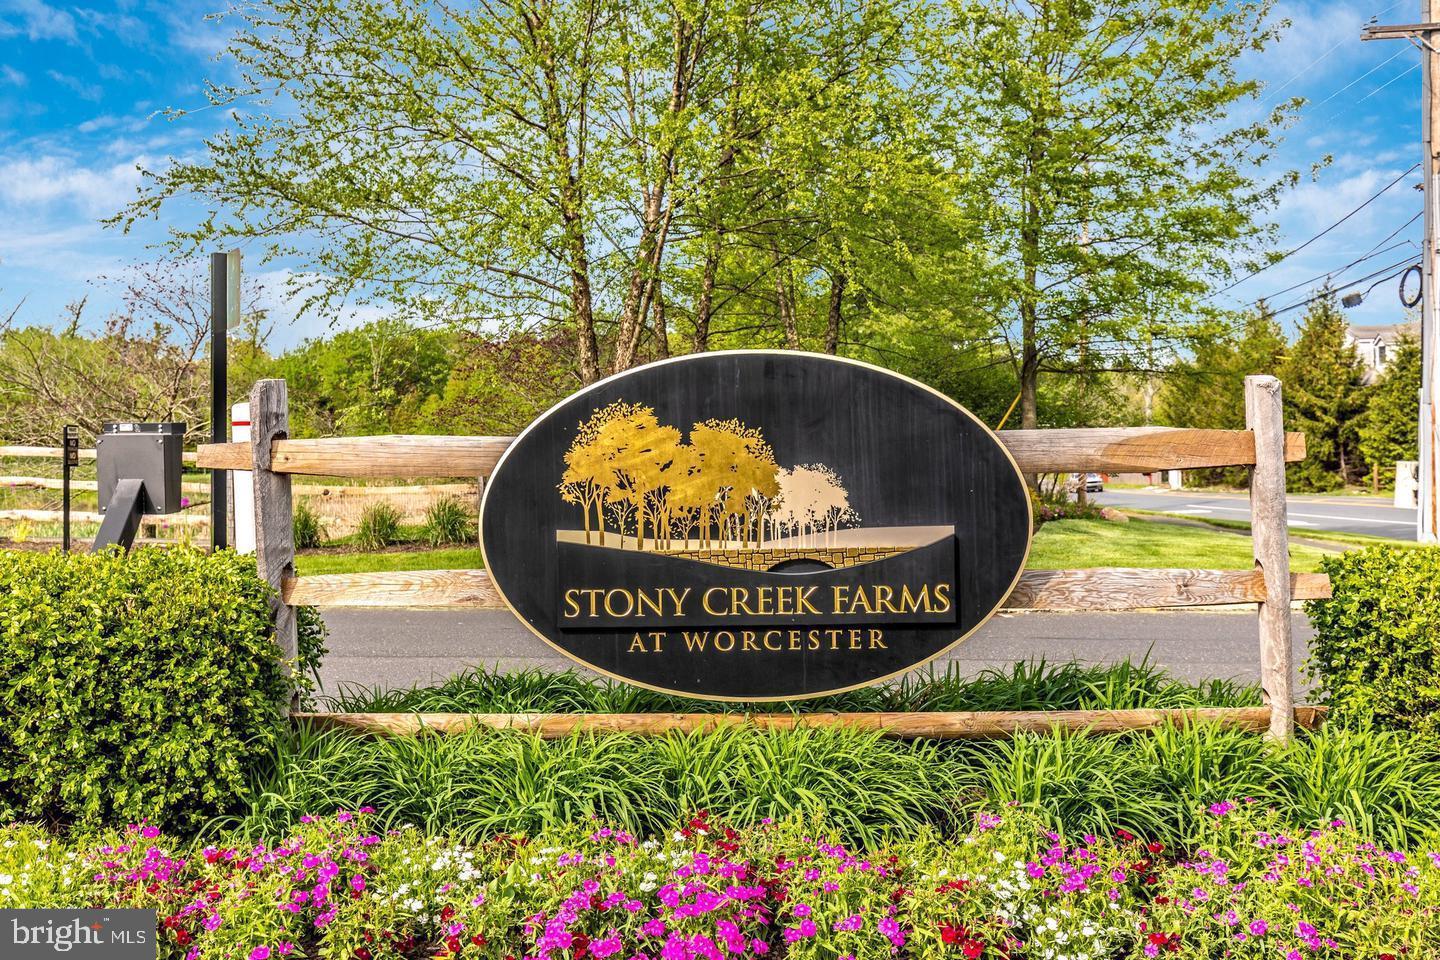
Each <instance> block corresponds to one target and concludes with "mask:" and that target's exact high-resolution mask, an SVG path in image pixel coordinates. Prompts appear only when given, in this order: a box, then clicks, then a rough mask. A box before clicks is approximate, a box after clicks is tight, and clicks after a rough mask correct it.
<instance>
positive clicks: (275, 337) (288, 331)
mask: <svg viewBox="0 0 1440 960" xmlns="http://www.w3.org/2000/svg"><path fill="white" fill-rule="evenodd" d="M241 270H242V272H243V273H244V274H245V276H247V277H249V278H251V279H253V280H255V281H256V282H257V283H259V285H260V286H261V287H262V288H263V292H262V294H261V296H260V297H259V301H258V303H259V306H260V307H262V308H263V309H264V310H265V311H266V312H267V314H268V317H269V320H270V323H271V324H272V332H271V335H270V343H269V346H270V348H271V349H272V350H285V349H289V348H290V347H293V346H295V345H297V344H299V343H300V341H302V340H306V339H309V338H311V337H325V336H330V335H331V334H333V333H335V332H337V331H340V330H349V329H352V328H354V327H359V326H363V325H364V324H367V323H370V322H371V321H374V320H379V319H382V318H384V317H388V316H393V315H394V313H395V311H394V309H393V308H392V307H389V306H387V305H385V304H351V305H346V306H345V307H343V308H341V309H340V311H339V312H338V314H337V315H335V316H329V315H325V316H321V315H320V314H318V313H316V312H315V311H313V310H312V311H311V312H310V313H302V312H301V307H302V306H303V304H304V301H305V298H306V296H307V295H309V294H313V293H314V292H315V291H316V289H317V288H319V287H322V286H325V285H327V284H330V283H333V282H334V280H333V278H331V277H328V276H325V275H324V274H319V273H314V272H306V271H298V270H292V269H290V268H288V267H278V268H268V269H256V270H248V269H246V268H245V267H244V266H243V265H242V267H241Z"/></svg>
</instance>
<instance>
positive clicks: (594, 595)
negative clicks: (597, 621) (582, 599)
mask: <svg viewBox="0 0 1440 960" xmlns="http://www.w3.org/2000/svg"><path fill="white" fill-rule="evenodd" d="M580 592H581V593H583V594H585V595H586V596H588V597H589V598H590V616H592V617H598V616H600V610H599V608H598V607H597V606H596V604H598V603H599V601H600V594H602V593H604V592H605V591H604V590H581V591H580Z"/></svg>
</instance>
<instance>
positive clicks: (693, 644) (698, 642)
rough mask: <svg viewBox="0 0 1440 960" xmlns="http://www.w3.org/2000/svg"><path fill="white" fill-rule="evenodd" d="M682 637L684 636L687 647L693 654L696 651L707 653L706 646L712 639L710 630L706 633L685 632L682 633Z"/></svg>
mask: <svg viewBox="0 0 1440 960" xmlns="http://www.w3.org/2000/svg"><path fill="white" fill-rule="evenodd" d="M681 635H682V636H684V638H685V646H687V647H689V648H690V652H691V653H694V652H695V651H696V650H699V651H700V652H701V653H704V652H705V644H706V643H707V642H708V641H709V639H710V631H709V630H706V631H705V632H704V633H691V632H690V631H689V630H685V631H682V634H681Z"/></svg>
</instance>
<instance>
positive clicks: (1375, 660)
mask: <svg viewBox="0 0 1440 960" xmlns="http://www.w3.org/2000/svg"><path fill="white" fill-rule="evenodd" d="M1321 565H1322V567H1323V569H1324V570H1325V572H1326V573H1328V574H1329V575H1330V583H1331V586H1332V592H1333V596H1332V597H1331V598H1330V599H1328V600H1312V601H1310V602H1309V603H1308V604H1306V611H1307V612H1308V613H1309V614H1310V620H1311V623H1312V624H1313V625H1314V627H1315V639H1314V641H1313V642H1312V643H1311V646H1310V659H1309V662H1308V665H1307V667H1308V671H1309V673H1310V675H1311V678H1312V679H1314V680H1317V681H1318V682H1319V687H1320V691H1321V693H1322V695H1323V696H1324V698H1325V700H1326V702H1328V703H1329V704H1330V705H1331V706H1332V707H1333V708H1334V710H1335V711H1336V717H1337V719H1342V720H1346V721H1350V722H1362V723H1371V722H1373V723H1375V724H1377V725H1379V726H1385V727H1399V728H1408V729H1412V730H1415V731H1417V732H1421V733H1426V734H1429V735H1434V734H1436V733H1440V548H1433V547H1427V548H1419V549H1402V548H1398V547H1374V548H1370V549H1367V550H1352V551H1349V552H1347V553H1343V554H1340V555H1339V556H1335V557H1327V558H1325V559H1324V560H1323V561H1322V562H1321Z"/></svg>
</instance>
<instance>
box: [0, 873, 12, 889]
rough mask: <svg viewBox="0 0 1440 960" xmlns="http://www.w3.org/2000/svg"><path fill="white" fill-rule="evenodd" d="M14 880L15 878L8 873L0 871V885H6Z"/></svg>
mask: <svg viewBox="0 0 1440 960" xmlns="http://www.w3.org/2000/svg"><path fill="white" fill-rule="evenodd" d="M14 882H15V878H14V877H12V876H11V875H10V874H8V873H0V887H8V886H10V884H12V883H14Z"/></svg>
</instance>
